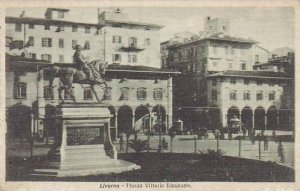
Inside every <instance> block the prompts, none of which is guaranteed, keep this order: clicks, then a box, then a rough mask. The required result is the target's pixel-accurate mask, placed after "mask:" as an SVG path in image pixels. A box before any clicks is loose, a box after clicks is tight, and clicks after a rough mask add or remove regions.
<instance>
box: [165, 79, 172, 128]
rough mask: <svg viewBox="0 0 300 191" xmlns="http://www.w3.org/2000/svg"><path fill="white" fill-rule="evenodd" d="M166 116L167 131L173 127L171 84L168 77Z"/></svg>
mask: <svg viewBox="0 0 300 191" xmlns="http://www.w3.org/2000/svg"><path fill="white" fill-rule="evenodd" d="M166 111H167V112H168V113H166V116H169V117H168V118H167V130H169V129H170V127H172V126H173V82H172V77H169V79H168V83H167V110H166Z"/></svg>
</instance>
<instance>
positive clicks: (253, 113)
mask: <svg viewBox="0 0 300 191" xmlns="http://www.w3.org/2000/svg"><path fill="white" fill-rule="evenodd" d="M254 114H255V112H254V110H252V129H254V127H255V126H254V122H255V120H254V119H255V118H254Z"/></svg>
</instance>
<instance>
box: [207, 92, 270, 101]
mask: <svg viewBox="0 0 300 191" xmlns="http://www.w3.org/2000/svg"><path fill="white" fill-rule="evenodd" d="M211 97H212V100H213V101H218V92H217V90H212V91H211ZM229 99H230V100H237V92H236V91H231V92H230V93H229ZM268 99H269V101H274V100H275V92H269V94H268ZM243 100H251V92H250V91H245V92H244V93H243ZM262 100H263V91H259V92H256V101H262Z"/></svg>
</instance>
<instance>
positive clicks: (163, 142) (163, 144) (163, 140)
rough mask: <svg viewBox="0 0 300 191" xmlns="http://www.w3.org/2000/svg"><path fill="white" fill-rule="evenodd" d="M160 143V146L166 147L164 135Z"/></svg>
mask: <svg viewBox="0 0 300 191" xmlns="http://www.w3.org/2000/svg"><path fill="white" fill-rule="evenodd" d="M161 144H162V148H163V149H166V139H165V137H163V138H162V141H161Z"/></svg>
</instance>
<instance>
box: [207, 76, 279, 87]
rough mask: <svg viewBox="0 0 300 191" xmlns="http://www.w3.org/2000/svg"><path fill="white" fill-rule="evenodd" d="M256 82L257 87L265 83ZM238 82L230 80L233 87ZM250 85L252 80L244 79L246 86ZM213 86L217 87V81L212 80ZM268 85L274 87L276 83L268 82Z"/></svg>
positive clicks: (259, 80) (234, 79)
mask: <svg viewBox="0 0 300 191" xmlns="http://www.w3.org/2000/svg"><path fill="white" fill-rule="evenodd" d="M255 81H256V85H258V86H261V85H262V84H263V83H264V81H263V80H261V79H257V80H255ZM236 82H237V80H236V78H230V84H231V85H235V84H236ZM249 83H250V79H244V85H249ZM212 85H213V86H216V85H217V79H213V80H212ZM268 85H269V86H274V85H275V83H274V82H268Z"/></svg>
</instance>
